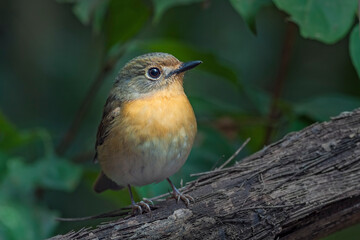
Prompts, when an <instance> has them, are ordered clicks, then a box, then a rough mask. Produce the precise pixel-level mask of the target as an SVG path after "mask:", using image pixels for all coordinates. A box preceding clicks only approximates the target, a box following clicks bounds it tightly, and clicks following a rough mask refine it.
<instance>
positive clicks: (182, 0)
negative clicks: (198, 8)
mask: <svg viewBox="0 0 360 240" xmlns="http://www.w3.org/2000/svg"><path fill="white" fill-rule="evenodd" d="M152 1H153V4H154V8H155V14H154V21H155V22H159V20H160V18H161V16H162V15H163V14H164V13H165V12H166V10H168V9H170V8H172V7H175V6H181V5H189V4H192V3H197V2H202V1H203V0H152Z"/></svg>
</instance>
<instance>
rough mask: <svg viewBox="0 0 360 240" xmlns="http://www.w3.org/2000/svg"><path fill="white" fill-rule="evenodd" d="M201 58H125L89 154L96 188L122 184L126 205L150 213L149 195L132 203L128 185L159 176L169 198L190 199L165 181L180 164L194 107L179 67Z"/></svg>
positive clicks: (188, 144)
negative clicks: (94, 163)
mask: <svg viewBox="0 0 360 240" xmlns="http://www.w3.org/2000/svg"><path fill="white" fill-rule="evenodd" d="M200 63H202V62H201V61H191V62H185V63H183V62H180V61H179V60H178V59H177V58H175V57H174V56H172V55H170V54H167V53H149V54H145V55H141V56H138V57H136V58H134V59H132V60H131V61H129V62H128V63H127V64H126V65H125V66H124V67H123V68H122V69H121V70H120V72H119V74H118V76H117V77H116V79H115V83H114V85H113V88H112V89H111V91H110V94H109V97H108V98H107V100H106V104H105V106H104V111H103V116H102V120H101V122H100V125H99V127H98V132H97V136H96V144H95V150H96V154H95V157H94V160H95V161H98V162H99V163H100V166H101V169H102V170H101V172H100V174H99V176H98V178H97V180H96V181H95V184H94V190H95V191H96V192H97V193H100V192H103V191H105V190H107V189H112V190H118V189H121V188H123V187H128V190H129V193H130V198H131V204H132V209H133V212H134V211H138V212H139V213H140V214H141V213H142V212H143V209H144V210H145V211H146V212H151V210H150V207H149V204H152V202H151V201H149V200H143V201H140V202H139V203H135V201H134V198H133V194H132V192H131V186H143V185H147V184H150V183H154V182H155V183H157V182H160V181H162V180H164V179H167V181H168V182H169V183H170V185H171V187H172V190H173V193H172V194H173V197H174V198H175V199H176V200H177V201H179V200H180V199H181V200H182V201H183V202H184V203H185V204H186V205H188V204H189V203H190V201H194V199H193V198H192V197H191V196H189V195H186V194H182V193H180V192H179V190H178V189H177V188H176V187H175V186H174V184H173V183H172V182H171V181H170V179H169V177H170V176H171V175H173V174H174V173H176V172H177V171H178V170H179V169H180V168H181V167H182V166H183V164H184V163H185V161H186V159H187V157H188V156H189V153H190V150H191V148H192V145H193V143H194V138H195V135H196V131H197V125H196V119H195V115H194V111H193V109H192V107H191V105H190V102H189V100H188V98H187V97H186V95H185V93H184V88H183V78H184V73H185V71H187V70H189V69H192V68H194V67H196V66H197V65H199V64H200Z"/></svg>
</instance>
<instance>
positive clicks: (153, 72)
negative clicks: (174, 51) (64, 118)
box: [113, 53, 202, 101]
mask: <svg viewBox="0 0 360 240" xmlns="http://www.w3.org/2000/svg"><path fill="white" fill-rule="evenodd" d="M200 63H202V62H201V61H191V62H185V63H183V62H180V61H179V60H178V59H177V58H175V57H174V56H172V55H171V54H168V53H149V54H144V55H141V56H138V57H136V58H134V59H132V60H130V61H129V62H128V63H127V64H126V65H125V66H124V67H123V68H122V69H121V70H120V72H119V74H118V76H117V77H116V81H115V84H114V89H113V91H115V92H113V93H116V95H117V97H118V98H120V99H121V100H122V101H131V100H135V99H139V98H143V97H146V96H149V95H151V94H153V93H155V92H157V91H160V90H163V89H165V88H167V87H169V86H171V85H173V84H176V85H177V86H179V87H181V88H182V83H183V78H184V73H185V71H187V70H190V69H192V68H194V67H196V66H197V65H199V64H200Z"/></svg>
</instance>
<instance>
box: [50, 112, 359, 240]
mask: <svg viewBox="0 0 360 240" xmlns="http://www.w3.org/2000/svg"><path fill="white" fill-rule="evenodd" d="M183 191H185V192H187V193H189V194H191V195H192V196H193V197H195V199H196V203H195V204H193V205H191V206H190V207H189V208H185V207H184V205H183V204H182V203H181V204H176V203H175V201H174V200H167V201H166V202H160V203H158V204H157V206H159V208H158V209H156V210H154V211H153V217H152V218H150V217H149V216H148V215H141V216H136V217H130V218H127V219H118V220H116V221H113V222H109V223H103V224H101V225H99V226H97V227H96V228H94V229H87V230H83V231H80V232H72V233H68V234H65V235H62V236H56V237H54V238H53V239H165V238H166V239H178V238H185V239H278V238H279V239H317V238H320V237H323V236H326V235H328V234H330V233H332V232H334V231H337V230H339V229H342V228H345V227H347V226H350V225H352V224H354V223H356V222H359V221H360V109H357V110H355V111H354V112H346V113H342V114H341V115H340V116H338V117H335V118H333V119H332V120H331V121H329V122H324V123H321V124H313V125H311V126H309V127H307V128H305V129H304V130H302V131H299V132H295V133H290V134H288V135H287V136H285V137H284V138H283V139H282V140H280V141H278V142H276V143H274V144H272V145H270V146H267V147H265V148H264V149H263V150H261V151H259V152H257V153H255V154H253V155H251V156H249V157H247V158H245V159H243V160H242V161H240V162H239V163H237V164H235V165H234V166H232V167H229V168H225V169H221V170H218V171H214V172H211V173H207V174H205V175H202V176H200V177H199V178H198V179H197V180H196V181H193V182H190V183H189V184H188V185H187V186H186V187H185V188H184V189H183Z"/></svg>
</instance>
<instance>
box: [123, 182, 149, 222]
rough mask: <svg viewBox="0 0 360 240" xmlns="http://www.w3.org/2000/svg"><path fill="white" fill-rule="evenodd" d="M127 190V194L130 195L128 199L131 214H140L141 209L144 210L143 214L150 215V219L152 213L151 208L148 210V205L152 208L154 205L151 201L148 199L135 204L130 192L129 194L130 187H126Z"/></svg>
mask: <svg viewBox="0 0 360 240" xmlns="http://www.w3.org/2000/svg"><path fill="white" fill-rule="evenodd" d="M128 189H129V194H130V199H131V208H132V212H131V214H132V215H135V214H136V212H138V214H142V213H143V209H144V210H145V212H148V213H150V217H152V212H151V208H150V206H149V204H151V205H153V206H154V203H153V202H152V201H151V200H148V199H144V200H143V201H140V202H138V203H135V201H134V198H133V195H132V192H131V186H130V185H128Z"/></svg>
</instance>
